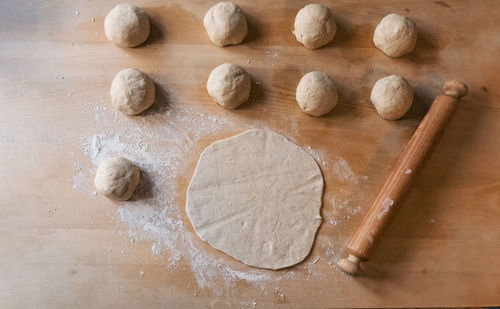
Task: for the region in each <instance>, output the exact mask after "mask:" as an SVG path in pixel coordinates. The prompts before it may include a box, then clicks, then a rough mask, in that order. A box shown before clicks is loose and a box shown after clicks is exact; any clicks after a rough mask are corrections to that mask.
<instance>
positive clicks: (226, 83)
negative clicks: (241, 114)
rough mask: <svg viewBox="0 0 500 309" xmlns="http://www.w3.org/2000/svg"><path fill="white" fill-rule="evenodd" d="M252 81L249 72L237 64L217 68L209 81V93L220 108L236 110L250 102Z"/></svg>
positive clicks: (225, 64)
mask: <svg viewBox="0 0 500 309" xmlns="http://www.w3.org/2000/svg"><path fill="white" fill-rule="evenodd" d="M251 84H252V80H251V78H250V75H248V73H247V71H245V69H243V68H242V67H240V66H239V65H236V64H231V63H224V64H221V65H219V66H218V67H216V68H215V69H214V70H213V71H212V73H210V76H209V77H208V81H207V91H208V94H210V96H211V97H212V99H213V100H214V101H215V102H217V103H219V105H220V106H222V107H224V108H227V109H234V108H236V107H238V106H240V105H241V104H242V103H243V102H245V101H246V100H248V97H249V96H250V88H251Z"/></svg>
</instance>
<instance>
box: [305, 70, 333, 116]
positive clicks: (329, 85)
mask: <svg viewBox="0 0 500 309" xmlns="http://www.w3.org/2000/svg"><path fill="white" fill-rule="evenodd" d="M295 98H296V100H297V103H299V106H300V108H301V109H302V110H303V111H304V112H306V113H308V114H309V115H312V116H322V115H324V114H326V113H328V112H329V111H331V110H332V108H334V107H335V105H337V102H338V95H337V88H336V87H335V85H334V84H333V81H332V80H331V79H330V77H329V76H328V75H327V74H325V73H323V72H319V71H313V72H309V73H307V74H306V75H304V76H303V77H302V78H301V80H300V82H299V85H298V86H297V92H296V93H295Z"/></svg>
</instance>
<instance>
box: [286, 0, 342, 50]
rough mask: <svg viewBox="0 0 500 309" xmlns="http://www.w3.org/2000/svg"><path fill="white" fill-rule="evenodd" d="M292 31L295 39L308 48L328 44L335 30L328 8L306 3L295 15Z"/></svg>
mask: <svg viewBox="0 0 500 309" xmlns="http://www.w3.org/2000/svg"><path fill="white" fill-rule="evenodd" d="M294 27H295V30H294V31H293V33H294V34H295V37H296V38H297V41H299V42H300V43H302V45H304V46H305V47H307V48H309V49H316V48H318V47H320V46H323V45H325V44H328V43H329V42H330V41H331V40H333V37H334V36H335V33H336V32H337V24H335V19H334V18H333V16H332V13H331V12H330V9H329V8H327V7H326V6H324V5H321V4H308V5H306V6H305V7H303V8H302V9H301V10H300V11H299V12H298V13H297V16H296V17H295V24H294Z"/></svg>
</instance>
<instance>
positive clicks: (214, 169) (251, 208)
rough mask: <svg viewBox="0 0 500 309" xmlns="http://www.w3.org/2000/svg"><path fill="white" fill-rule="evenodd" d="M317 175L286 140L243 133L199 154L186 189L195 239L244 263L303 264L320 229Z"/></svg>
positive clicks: (320, 178)
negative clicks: (197, 236)
mask: <svg viewBox="0 0 500 309" xmlns="http://www.w3.org/2000/svg"><path fill="white" fill-rule="evenodd" d="M322 195H323V176H322V174H321V170H320V169H319V167H318V165H317V164H316V162H315V161H314V159H313V158H312V157H311V156H310V155H309V154H308V153H307V152H305V151H304V150H303V149H301V148H300V147H298V146H297V145H295V144H294V143H292V142H290V141H289V140H288V139H286V138H285V137H284V136H282V135H279V134H278V133H275V132H273V131H269V130H249V131H246V132H243V133H241V134H239V135H236V136H233V137H230V138H227V139H223V140H220V141H217V142H215V143H213V144H212V145H210V146H209V147H208V148H207V149H205V151H204V152H203V153H202V155H201V157H200V159H199V161H198V166H197V167H196V170H195V172H194V175H193V178H192V179H191V183H190V184H189V187H188V190H187V199H186V210H187V214H188V216H189V219H190V220H191V222H192V224H193V227H194V229H195V231H196V233H197V234H198V235H199V236H200V238H201V239H203V240H205V241H207V242H208V243H209V244H210V245H212V247H214V248H216V249H218V250H220V251H222V252H224V253H226V254H228V255H230V256H232V257H234V258H235V259H237V260H240V261H242V262H243V263H245V264H247V265H250V266H255V267H259V268H270V269H279V268H284V267H288V266H291V265H294V264H297V263H299V262H301V261H302V260H304V259H305V258H306V256H307V255H308V254H309V251H310V250H311V247H312V244H313V242H314V237H315V235H316V231H317V229H318V227H319V225H320V224H321V216H320V208H321V202H322Z"/></svg>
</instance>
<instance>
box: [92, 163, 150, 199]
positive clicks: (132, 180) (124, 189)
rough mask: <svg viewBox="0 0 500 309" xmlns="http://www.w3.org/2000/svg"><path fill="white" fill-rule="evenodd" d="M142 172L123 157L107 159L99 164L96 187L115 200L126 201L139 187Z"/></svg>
mask: <svg viewBox="0 0 500 309" xmlns="http://www.w3.org/2000/svg"><path fill="white" fill-rule="evenodd" d="M140 178H141V172H140V171H139V168H138V167H137V166H135V164H134V163H132V162H130V161H129V160H127V159H125V158H122V157H111V158H107V159H105V160H103V161H101V163H100V164H99V166H98V167H97V171H96V173H95V178H94V185H95V187H96V189H97V191H98V192H99V193H100V194H102V195H104V196H106V197H108V198H110V199H113V200H119V201H126V200H128V199H130V198H131V197H132V194H134V191H135V189H136V188H137V186H138V185H139V180H140Z"/></svg>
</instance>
